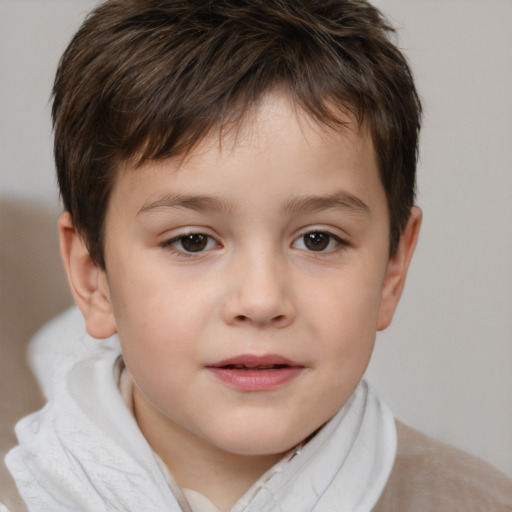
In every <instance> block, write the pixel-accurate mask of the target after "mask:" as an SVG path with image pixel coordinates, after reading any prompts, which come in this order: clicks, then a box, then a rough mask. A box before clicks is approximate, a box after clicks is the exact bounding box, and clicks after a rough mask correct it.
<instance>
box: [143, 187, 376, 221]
mask: <svg viewBox="0 0 512 512" xmlns="http://www.w3.org/2000/svg"><path fill="white" fill-rule="evenodd" d="M160 208H171V209H177V208H187V209H190V210H196V211H199V212H225V213H228V214H229V213H232V212H233V211H234V210H235V208H236V205H235V203H233V202H232V201H229V200H226V199H221V198H218V197H215V196H207V195H187V194H166V195H165V196H162V197H160V198H158V199H154V200H149V201H146V203H144V205H143V206H142V208H141V209H140V210H139V211H138V213H137V216H138V215H141V214H145V213H149V212H151V211H153V210H158V209H160ZM332 209H335V210H336V209H337V210H344V211H348V212H352V213H356V214H363V215H365V216H370V215H371V211H370V208H369V207H368V206H367V205H366V203H364V202H363V201H362V200H361V199H359V198H358V197H357V196H355V195H354V194H351V193H350V192H346V191H339V192H335V193H333V194H330V195H327V196H323V195H319V196H315V195H312V196H301V197H293V198H291V199H289V200H288V201H287V202H286V203H285V204H284V206H283V211H284V212H286V213H291V214H297V213H314V212H319V211H322V210H332Z"/></svg>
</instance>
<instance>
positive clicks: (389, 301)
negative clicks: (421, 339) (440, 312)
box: [377, 206, 422, 331]
mask: <svg viewBox="0 0 512 512" xmlns="http://www.w3.org/2000/svg"><path fill="white" fill-rule="evenodd" d="M421 219H422V212H421V210H420V209H419V208H418V207H417V206H413V207H412V208H411V215H410V217H409V220H408V222H407V225H406V226H405V229H404V232H403V233H402V236H401V237H400V242H399V244H398V250H397V251H396V253H395V254H394V255H393V256H392V257H391V258H390V260H389V262H388V266H387V269H386V276H385V278H384V285H383V288H382V298H381V304H380V311H379V318H378V322H377V330H379V331H383V330H384V329H386V328H387V327H388V326H389V324H390V323H391V320H392V319H393V314H394V312H395V309H396V307H397V305H398V301H399V300H400V297H401V295H402V291H403V289H404V285H405V278H406V276H407V271H408V269H409V264H410V262H411V259H412V255H413V254H414V249H415V248H416V243H417V242H418V236H419V232H420V226H421Z"/></svg>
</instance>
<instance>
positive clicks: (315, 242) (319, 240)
mask: <svg viewBox="0 0 512 512" xmlns="http://www.w3.org/2000/svg"><path fill="white" fill-rule="evenodd" d="M303 239H304V245H305V246H306V247H307V248H308V249H309V250H311V251H323V250H324V249H325V248H326V247H327V246H328V245H329V235H327V234H325V233H307V234H306V235H304V237H303Z"/></svg>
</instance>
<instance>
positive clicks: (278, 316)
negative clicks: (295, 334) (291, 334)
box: [272, 315, 285, 322]
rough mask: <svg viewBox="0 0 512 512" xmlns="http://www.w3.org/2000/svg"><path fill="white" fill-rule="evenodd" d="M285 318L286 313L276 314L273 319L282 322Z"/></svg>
mask: <svg viewBox="0 0 512 512" xmlns="http://www.w3.org/2000/svg"><path fill="white" fill-rule="evenodd" d="M284 319H285V316H284V315H277V316H275V317H274V318H273V319H272V320H273V321H274V322H282V321H283V320H284Z"/></svg>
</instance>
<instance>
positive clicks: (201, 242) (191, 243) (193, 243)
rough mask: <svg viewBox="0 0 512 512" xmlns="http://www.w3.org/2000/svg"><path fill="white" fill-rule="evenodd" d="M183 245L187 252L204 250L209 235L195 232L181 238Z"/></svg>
mask: <svg viewBox="0 0 512 512" xmlns="http://www.w3.org/2000/svg"><path fill="white" fill-rule="evenodd" d="M180 241H181V246H182V247H183V249H185V250H186V251H187V252H199V251H202V250H204V248H205V247H206V244H207V243H208V236H206V235H201V234H200V233H195V234H191V235H187V236H183V237H182V238H181V240H180Z"/></svg>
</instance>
